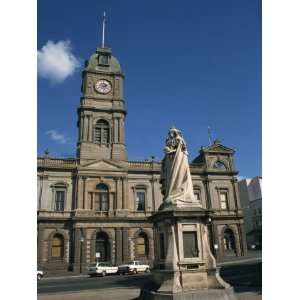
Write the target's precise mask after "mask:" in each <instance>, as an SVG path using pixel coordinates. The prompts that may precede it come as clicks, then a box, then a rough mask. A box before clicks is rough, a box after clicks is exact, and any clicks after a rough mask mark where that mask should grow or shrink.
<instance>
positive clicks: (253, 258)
mask: <svg viewBox="0 0 300 300" xmlns="http://www.w3.org/2000/svg"><path fill="white" fill-rule="evenodd" d="M260 261H261V251H248V255H247V256H240V257H236V256H232V257H227V258H224V259H222V260H220V261H217V266H218V267H222V266H231V265H238V264H243V263H251V262H260ZM79 277H88V275H86V274H84V273H83V274H74V273H70V274H66V275H62V276H60V275H52V274H51V275H47V274H45V277H44V278H43V279H42V280H49V279H50V280H51V279H55V280H57V279H58V280H59V279H65V278H79Z"/></svg>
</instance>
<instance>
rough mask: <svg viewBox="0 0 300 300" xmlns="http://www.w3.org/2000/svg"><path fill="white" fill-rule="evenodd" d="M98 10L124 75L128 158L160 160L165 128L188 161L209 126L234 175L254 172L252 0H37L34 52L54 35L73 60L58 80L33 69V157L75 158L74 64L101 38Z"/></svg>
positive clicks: (255, 13)
mask: <svg viewBox="0 0 300 300" xmlns="http://www.w3.org/2000/svg"><path fill="white" fill-rule="evenodd" d="M104 10H105V11H106V13H107V31H106V42H107V44H109V45H110V46H111V47H112V51H113V54H114V55H115V56H116V57H117V58H118V59H119V61H120V63H121V66H122V69H123V72H124V73H125V101H126V108H127V112H128V114H127V118H126V144H127V149H128V156H129V159H136V160H143V159H146V158H149V156H151V155H155V156H156V158H157V159H161V158H162V156H163V151H162V149H163V143H164V140H165V136H166V134H167V130H168V128H169V127H170V126H172V125H175V126H176V127H178V128H180V129H181V130H182V132H183V134H184V137H185V139H186V141H187V144H188V150H189V153H190V158H191V159H192V158H194V157H195V156H196V155H197V153H198V150H199V149H200V147H201V146H202V145H204V146H206V145H208V134H207V126H210V127H211V128H212V135H213V137H214V138H219V139H220V140H221V141H222V143H223V144H224V145H225V146H228V147H231V148H235V149H236V150H237V152H236V155H235V160H236V165H237V168H238V170H239V171H240V175H241V176H245V177H253V176H257V175H261V7H260V1H258V0H227V1H224V0H210V1H202V0H200V1H196V0H189V1H185V2H183V1H178V0H173V1H171V0H167V1H158V0H152V1H150V0H149V1H146V0H145V1H138V0H131V1H121V0H119V1H117V0H110V1H99V0H98V1H96V0H86V1H72V2H71V1H66V0H64V1H62V0H60V1H57V0H52V1H46V0H39V1H38V49H39V50H40V53H42V54H43V53H44V52H45V51H46V50H45V49H49V47H48V48H47V47H46V48H45V45H48V46H49V42H48V41H52V42H53V44H52V45H54V46H57V45H63V46H64V47H65V48H63V50H67V51H69V53H71V55H72V56H71V58H74V60H75V62H76V64H77V65H79V64H81V67H76V66H75V67H74V65H73V67H74V68H73V69H72V67H70V68H67V69H65V70H60V71H61V72H62V73H63V74H62V73H60V74H62V77H65V78H64V80H61V79H58V80H56V81H55V80H53V76H52V75H51V74H52V73H51V72H50V73H49V70H48V69H46V71H45V70H44V69H41V67H39V76H38V154H39V155H41V154H42V153H43V152H44V150H45V149H49V151H50V155H51V156H74V155H75V148H76V140H77V127H76V121H77V113H76V110H77V107H78V106H79V100H80V85H81V69H82V66H83V63H84V60H85V59H86V58H88V57H89V56H90V55H91V54H92V53H93V52H94V51H95V49H96V47H97V46H98V45H99V44H100V42H101V15H102V13H103V11H104ZM62 41H70V44H67V43H64V42H62ZM47 42H48V44H47ZM59 42H61V43H60V44H58V43H59ZM63 43H64V44H63ZM43 47H44V48H43ZM70 47H71V48H70ZM43 49H44V50H45V51H44V50H43ZM60 49H61V48H60ZM43 51H44V52H43ZM46 63H47V64H49V61H48V60H46ZM50 63H51V61H50ZM69 63H72V61H71V62H69ZM39 64H40V61H39ZM47 66H48V65H46V67H47ZM52 68H53V66H52ZM54 69H55V66H54ZM51 70H52V69H51ZM51 70H50V71H51ZM47 71H48V72H47ZM51 76H52V77H51Z"/></svg>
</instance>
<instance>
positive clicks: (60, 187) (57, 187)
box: [50, 182, 68, 212]
mask: <svg viewBox="0 0 300 300" xmlns="http://www.w3.org/2000/svg"><path fill="white" fill-rule="evenodd" d="M50 187H51V188H52V209H53V211H55V212H64V211H65V210H66V206H67V205H66V204H67V195H68V193H67V192H68V184H67V183H64V182H58V183H55V184H53V185H51V186H50ZM57 192H63V195H64V196H63V197H64V199H63V209H57V207H58V206H57V202H58V201H57Z"/></svg>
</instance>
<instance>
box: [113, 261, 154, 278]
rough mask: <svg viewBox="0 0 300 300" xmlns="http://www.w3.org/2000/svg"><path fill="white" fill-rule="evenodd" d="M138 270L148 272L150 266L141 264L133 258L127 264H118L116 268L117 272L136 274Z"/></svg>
mask: <svg viewBox="0 0 300 300" xmlns="http://www.w3.org/2000/svg"><path fill="white" fill-rule="evenodd" d="M139 272H147V273H149V272H150V266H149V265H146V264H143V263H142V262H141V261H139V260H133V261H130V262H128V263H127V264H124V265H120V266H119V268H118V273H119V274H121V275H122V274H123V275H124V274H137V273H139Z"/></svg>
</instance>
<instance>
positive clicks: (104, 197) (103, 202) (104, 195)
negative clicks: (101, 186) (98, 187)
mask: <svg viewBox="0 0 300 300" xmlns="http://www.w3.org/2000/svg"><path fill="white" fill-rule="evenodd" d="M100 195H101V196H100V197H101V210H103V211H108V194H107V193H101V194H100Z"/></svg>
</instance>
